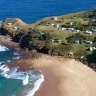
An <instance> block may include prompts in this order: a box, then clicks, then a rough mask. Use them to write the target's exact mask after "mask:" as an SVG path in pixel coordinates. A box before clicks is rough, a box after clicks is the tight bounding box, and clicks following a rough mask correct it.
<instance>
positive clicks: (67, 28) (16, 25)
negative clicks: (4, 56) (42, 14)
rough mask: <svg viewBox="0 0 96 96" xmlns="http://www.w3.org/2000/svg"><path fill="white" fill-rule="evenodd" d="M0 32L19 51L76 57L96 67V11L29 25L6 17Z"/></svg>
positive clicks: (54, 17)
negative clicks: (19, 48)
mask: <svg viewBox="0 0 96 96" xmlns="http://www.w3.org/2000/svg"><path fill="white" fill-rule="evenodd" d="M1 29H4V30H7V32H8V33H9V34H11V36H12V39H13V41H15V42H19V43H20V46H21V47H22V48H28V49H29V50H33V49H35V50H37V51H39V52H43V53H46V54H50V55H60V56H64V57H66V58H75V59H77V60H80V61H82V62H83V63H88V64H89V66H91V67H94V66H95V65H94V64H95V63H96V59H95V57H96V54H95V51H96V10H92V11H88V12H79V13H73V14H68V15H64V16H53V17H47V18H44V19H43V20H41V21H38V22H36V23H35V24H30V25H29V24H26V23H24V22H23V21H21V20H20V19H17V18H15V19H14V18H12V19H11V18H9V19H5V20H4V22H3V24H2V28H1ZM4 30H3V31H2V30H1V32H2V33H3V32H4ZM8 33H7V34H8ZM91 64H93V65H91Z"/></svg>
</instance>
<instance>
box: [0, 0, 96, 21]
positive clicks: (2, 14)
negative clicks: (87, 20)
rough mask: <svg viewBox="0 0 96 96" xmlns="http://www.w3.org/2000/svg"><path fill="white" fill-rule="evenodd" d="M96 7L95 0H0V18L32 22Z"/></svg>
mask: <svg viewBox="0 0 96 96" xmlns="http://www.w3.org/2000/svg"><path fill="white" fill-rule="evenodd" d="M94 8H96V0H0V20H4V19H5V18H16V17H18V18H21V19H22V20H23V21H25V22H27V23H34V22H36V21H38V20H41V19H42V18H44V17H49V16H55V15H56V16H58V15H64V14H68V13H73V12H78V11H86V10H91V9H94Z"/></svg>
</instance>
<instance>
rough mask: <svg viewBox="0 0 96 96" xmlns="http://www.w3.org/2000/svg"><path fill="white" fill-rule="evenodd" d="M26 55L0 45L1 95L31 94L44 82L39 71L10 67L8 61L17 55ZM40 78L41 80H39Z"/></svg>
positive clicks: (26, 95)
mask: <svg viewBox="0 0 96 96" xmlns="http://www.w3.org/2000/svg"><path fill="white" fill-rule="evenodd" d="M21 56H25V54H20V53H18V52H17V50H16V49H14V48H7V47H6V46H1V45H0V61H1V63H0V96H30V94H34V93H35V91H36V90H37V89H38V88H39V86H40V84H41V82H43V78H41V76H43V75H42V74H41V73H40V72H39V71H36V70H30V71H27V72H20V71H17V70H18V68H12V69H9V68H8V67H7V64H6V63H2V62H9V61H11V60H14V59H16V58H17V57H21ZM38 80H39V81H38Z"/></svg>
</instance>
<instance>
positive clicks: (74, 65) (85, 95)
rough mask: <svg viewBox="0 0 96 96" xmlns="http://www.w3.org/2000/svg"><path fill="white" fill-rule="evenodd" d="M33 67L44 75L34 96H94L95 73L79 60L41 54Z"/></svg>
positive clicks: (95, 88) (95, 94)
mask: <svg viewBox="0 0 96 96" xmlns="http://www.w3.org/2000/svg"><path fill="white" fill-rule="evenodd" d="M32 62H33V61H32ZM34 68H35V69H38V70H41V71H42V72H43V74H44V76H45V81H44V83H43V84H42V85H41V88H40V90H38V91H37V93H36V94H35V96H96V91H95V90H96V73H95V72H94V71H93V70H92V69H90V68H89V67H87V66H86V65H84V64H82V63H80V62H77V61H75V60H69V59H64V58H59V57H51V56H47V55H42V56H41V58H39V59H36V60H35V61H34Z"/></svg>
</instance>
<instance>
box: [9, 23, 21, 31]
mask: <svg viewBox="0 0 96 96" xmlns="http://www.w3.org/2000/svg"><path fill="white" fill-rule="evenodd" d="M7 25H8V26H10V27H12V25H13V23H12V22H8V23H7ZM12 29H13V30H18V29H19V27H17V26H14V27H12Z"/></svg>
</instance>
